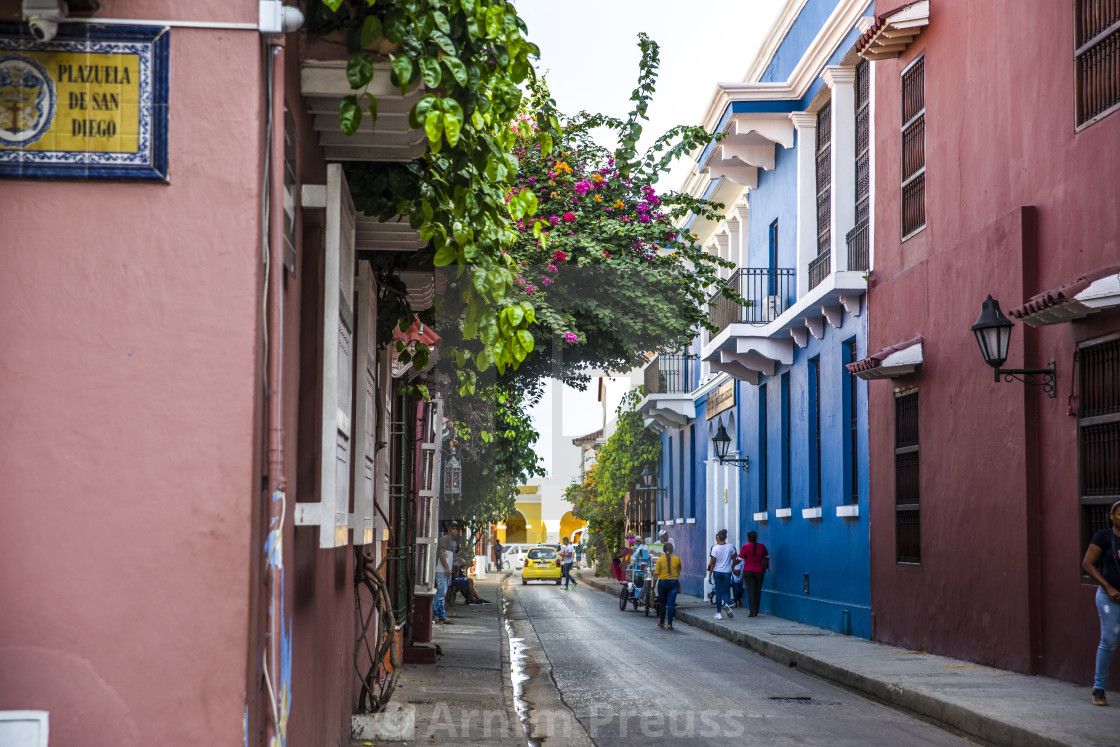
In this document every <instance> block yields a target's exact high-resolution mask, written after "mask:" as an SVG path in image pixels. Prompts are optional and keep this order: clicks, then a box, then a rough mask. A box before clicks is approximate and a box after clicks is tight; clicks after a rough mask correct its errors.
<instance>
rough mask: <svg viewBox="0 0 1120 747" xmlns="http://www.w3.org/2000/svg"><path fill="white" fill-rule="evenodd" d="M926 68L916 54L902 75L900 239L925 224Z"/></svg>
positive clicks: (923, 59) (922, 58) (923, 61)
mask: <svg viewBox="0 0 1120 747" xmlns="http://www.w3.org/2000/svg"><path fill="white" fill-rule="evenodd" d="M925 81H926V67H925V57H919V58H918V59H917V60H915V61H914V63H913V64H911V65H910V67H908V68H906V71H905V72H903V74H902V238H904V239H905V238H907V237H908V236H910V235H911V234H913V233H915V232H917V231H919V230H920V229H922V228H924V227H925V225H926V83H925Z"/></svg>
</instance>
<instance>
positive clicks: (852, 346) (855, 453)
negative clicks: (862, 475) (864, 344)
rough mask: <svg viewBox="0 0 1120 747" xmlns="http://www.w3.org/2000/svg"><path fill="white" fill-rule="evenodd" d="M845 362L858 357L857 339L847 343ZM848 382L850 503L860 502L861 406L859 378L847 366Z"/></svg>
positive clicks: (853, 360)
mask: <svg viewBox="0 0 1120 747" xmlns="http://www.w3.org/2000/svg"><path fill="white" fill-rule="evenodd" d="M844 347H845V360H844V363H854V362H855V361H856V360H858V358H857V357H856V341H855V340H849V341H848V342H847V343H845V346H844ZM843 373H844V377H845V380H846V381H847V383H848V392H847V394H848V402H847V404H848V412H847V416H848V444H847V446H848V449H847V450H848V469H849V471H850V472H851V478H852V479H851V489H850V491H849V493H848V502H849V503H853V504H854V503H859V417H858V414H859V408H858V407H857V406H856V403H857V392H858V390H857V388H856V387H857V383H858V381H859V379H858V378H857V377H856V376H855V375H853V374H852V373H851V372H850V371H848V369H847V368H845V369H844V371H843Z"/></svg>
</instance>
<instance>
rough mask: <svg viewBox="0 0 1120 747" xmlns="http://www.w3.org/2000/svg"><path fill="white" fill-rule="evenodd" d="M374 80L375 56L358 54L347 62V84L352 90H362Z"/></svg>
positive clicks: (351, 56) (364, 53)
mask: <svg viewBox="0 0 1120 747" xmlns="http://www.w3.org/2000/svg"><path fill="white" fill-rule="evenodd" d="M372 79H373V55H371V54H370V53H369V52H357V53H355V54H352V55H350V59H349V60H347V62H346V82H347V83H349V84H350V87H351V88H361V87H362V86H364V85H366V84H367V83H369V82H370V81H371V80H372Z"/></svg>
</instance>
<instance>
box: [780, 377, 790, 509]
mask: <svg viewBox="0 0 1120 747" xmlns="http://www.w3.org/2000/svg"><path fill="white" fill-rule="evenodd" d="M789 408H790V403H789V372H788V371H787V372H786V373H784V374H782V422H781V427H782V508H789V507H790V494H791V492H792V490H793V486H792V484H791V478H792V476H793V475H792V470H791V469H790V463H791V461H792V457H793V455H792V453H791V452H792V449H791V439H790V435H791V434H790V427H791V426H792V418H790V412H789Z"/></svg>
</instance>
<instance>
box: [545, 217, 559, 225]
mask: <svg viewBox="0 0 1120 747" xmlns="http://www.w3.org/2000/svg"><path fill="white" fill-rule="evenodd" d="M548 222H549V223H551V224H552V225H554V226H555V225H556V224H557V223H559V222H560V219H559V218H557V217H556V216H555V215H550V216H548Z"/></svg>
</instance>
